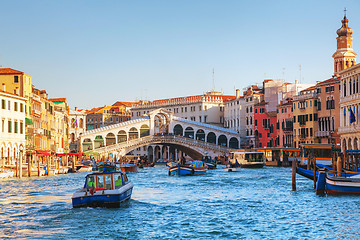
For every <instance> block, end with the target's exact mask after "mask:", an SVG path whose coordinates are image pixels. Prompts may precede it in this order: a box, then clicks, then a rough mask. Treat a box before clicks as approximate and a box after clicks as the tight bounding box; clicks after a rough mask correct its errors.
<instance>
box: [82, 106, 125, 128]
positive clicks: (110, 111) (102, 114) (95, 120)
mask: <svg viewBox="0 0 360 240" xmlns="http://www.w3.org/2000/svg"><path fill="white" fill-rule="evenodd" d="M129 105H131V103H129V102H116V103H114V105H112V106H104V107H98V108H93V109H91V110H88V111H86V112H85V113H86V129H87V130H92V129H96V128H100V127H105V126H109V125H113V124H117V123H121V122H125V121H129V120H130V112H129V107H130V106H129Z"/></svg>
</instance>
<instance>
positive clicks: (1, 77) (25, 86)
mask: <svg viewBox="0 0 360 240" xmlns="http://www.w3.org/2000/svg"><path fill="white" fill-rule="evenodd" d="M0 83H1V85H2V86H1V87H2V88H1V89H2V90H3V91H5V92H8V93H13V94H15V95H18V96H20V97H23V98H25V99H26V102H25V106H24V109H25V126H26V127H25V129H26V130H25V131H26V136H31V135H32V133H31V132H28V127H29V126H30V127H31V125H32V123H33V122H32V111H31V101H30V97H31V93H32V85H31V76H30V75H29V74H27V73H24V72H22V71H18V70H15V69H12V68H0ZM26 140H27V144H26V145H31V144H32V138H29V137H27V138H26Z"/></svg>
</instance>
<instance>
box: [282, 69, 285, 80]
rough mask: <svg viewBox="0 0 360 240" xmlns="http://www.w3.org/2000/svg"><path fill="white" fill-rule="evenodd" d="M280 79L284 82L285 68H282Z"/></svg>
mask: <svg viewBox="0 0 360 240" xmlns="http://www.w3.org/2000/svg"><path fill="white" fill-rule="evenodd" d="M282 78H283V80H284V81H285V68H284V67H283V69H282Z"/></svg>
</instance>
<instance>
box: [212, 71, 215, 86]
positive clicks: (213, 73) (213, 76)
mask: <svg viewBox="0 0 360 240" xmlns="http://www.w3.org/2000/svg"><path fill="white" fill-rule="evenodd" d="M212 80H213V89H212V90H213V92H214V91H215V71H214V68H213V72H212Z"/></svg>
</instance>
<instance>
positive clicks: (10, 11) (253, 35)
mask: <svg viewBox="0 0 360 240" xmlns="http://www.w3.org/2000/svg"><path fill="white" fill-rule="evenodd" d="M0 5H1V8H2V13H1V15H0V20H1V23H2V24H1V25H2V28H1V30H2V31H1V33H0V65H2V66H3V67H10V68H13V69H16V70H21V71H24V72H26V73H28V74H30V75H31V76H32V79H33V84H34V85H35V86H36V87H37V88H38V89H45V90H47V92H48V93H49V96H50V97H53V98H55V97H66V98H67V99H68V103H69V105H70V107H72V108H73V107H75V106H77V107H79V108H92V107H97V106H103V105H111V104H113V103H114V102H116V101H118V100H119V101H135V100H137V99H141V98H142V99H148V100H155V99H163V98H171V97H179V96H189V95H198V94H202V93H203V92H205V91H208V90H211V89H212V87H213V81H212V78H213V77H212V71H213V68H214V69H215V75H214V76H215V89H216V90H219V91H221V90H222V91H223V92H224V93H225V94H234V89H235V88H238V89H243V88H245V87H246V86H248V85H250V84H254V83H261V82H262V81H263V79H264V78H273V79H285V80H286V81H288V82H294V81H295V79H299V78H300V71H299V65H300V64H301V82H302V83H314V82H316V81H319V80H326V79H328V78H329V77H331V75H332V73H333V60H332V57H331V56H332V54H333V53H334V52H335V50H336V37H337V35H336V30H337V29H338V28H340V27H341V19H342V18H343V16H344V11H343V10H344V7H346V8H347V10H348V11H347V17H348V18H349V26H350V27H351V28H352V29H353V30H354V34H353V38H354V40H353V48H354V50H355V52H357V53H359V50H360V15H359V12H360V1H358V0H352V1H351V0H342V1H335V0H328V1H325V0H324V1H321V0H320V1H314V0H312V1H308V0H301V1H298V0H292V1H289V0H284V1H269V0H252V1H251V0H249V1H240V0H237V1H235V0H234V1H233V0H177V1H176V0H162V1H161V0H143V1H140V0H131V1H129V0H128V1H125V0H124V1H121V0H117V1H99V0H97V1H90V0H89V1H81V0H72V1H47V0H42V1H38V0H32V1H28V0H26V1H18V0H13V1H0Z"/></svg>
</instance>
